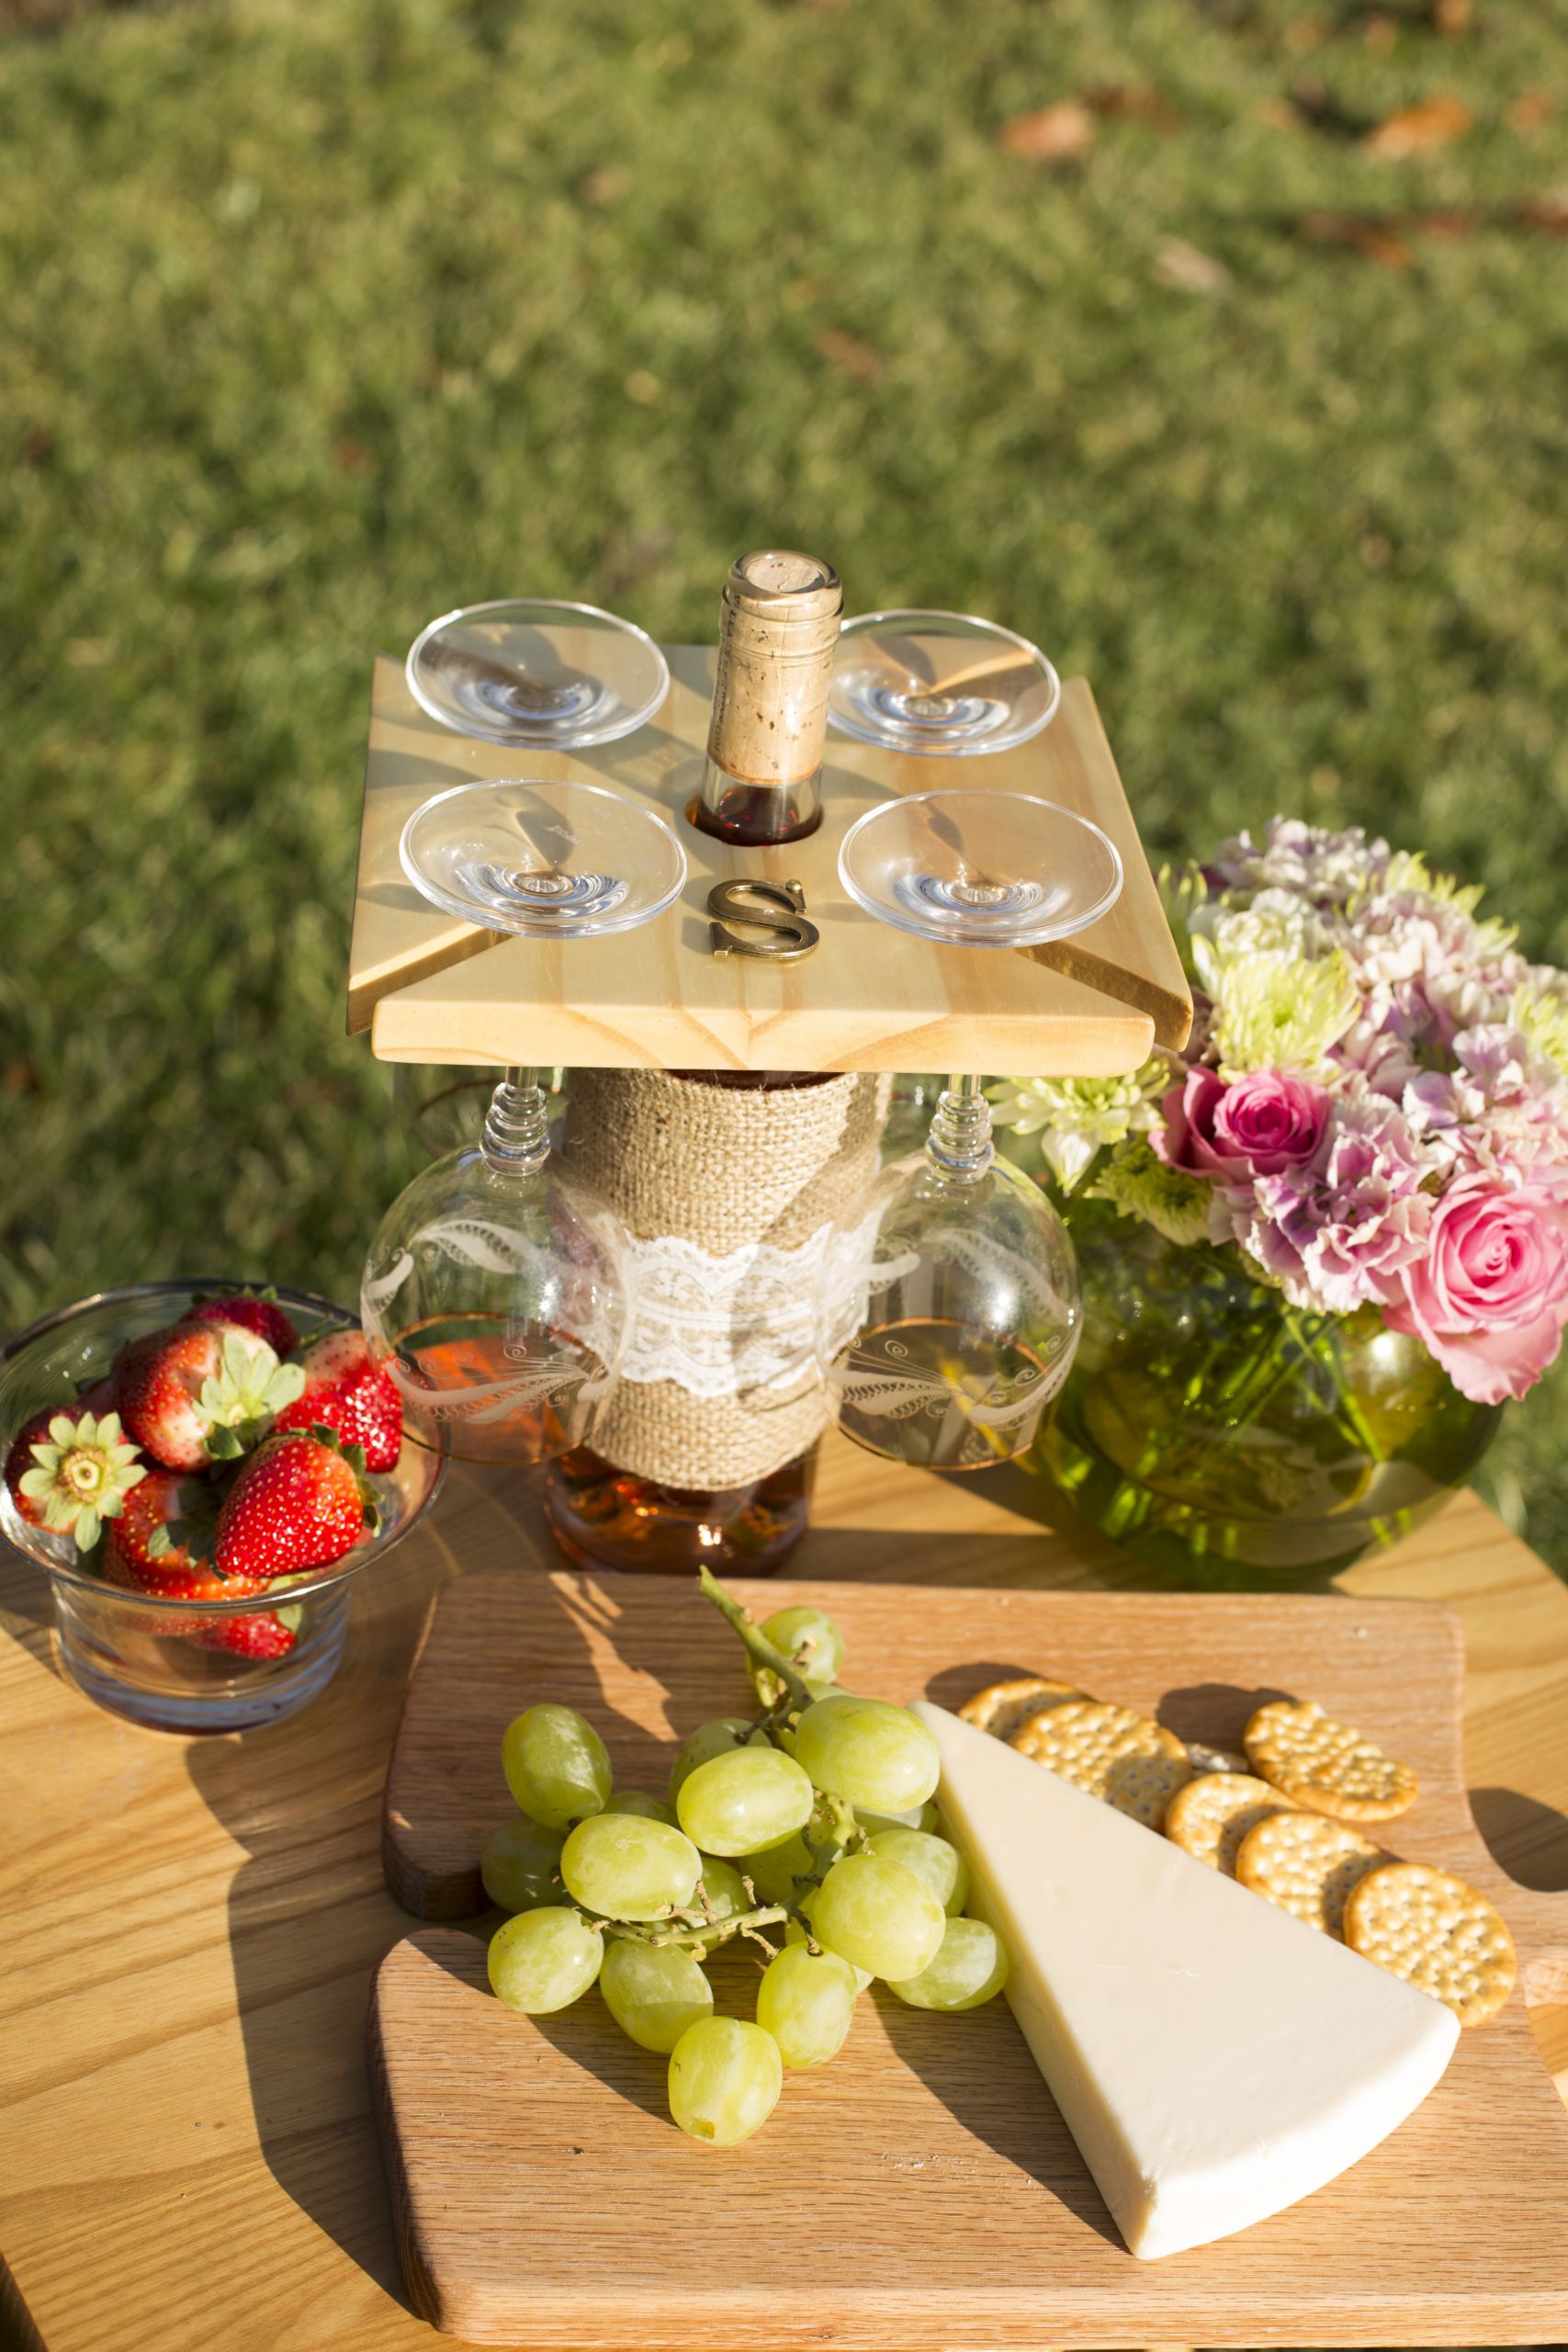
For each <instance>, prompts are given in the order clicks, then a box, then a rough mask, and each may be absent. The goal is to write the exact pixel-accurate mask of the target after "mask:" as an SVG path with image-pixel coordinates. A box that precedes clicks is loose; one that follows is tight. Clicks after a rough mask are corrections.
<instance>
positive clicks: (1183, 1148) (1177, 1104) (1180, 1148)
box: [1152, 1069, 1328, 1184]
mask: <svg viewBox="0 0 1568 2352" xmlns="http://www.w3.org/2000/svg"><path fill="white" fill-rule="evenodd" d="M1161 1107H1162V1109H1163V1110H1164V1113H1165V1130H1164V1133H1163V1134H1161V1133H1157V1132H1156V1135H1155V1136H1153V1138H1152V1140H1153V1143H1154V1147H1155V1149H1156V1151H1157V1152H1158V1153H1159V1156H1160V1158H1161V1159H1164V1160H1166V1161H1167V1162H1168V1164H1169V1165H1170V1166H1171V1167H1172V1168H1179V1169H1182V1170H1185V1172H1186V1173H1187V1174H1188V1175H1189V1176H1213V1177H1217V1178H1218V1179H1219V1181H1220V1182H1222V1183H1225V1182H1229V1183H1233V1184H1239V1183H1247V1182H1250V1181H1251V1180H1252V1178H1253V1177H1255V1176H1278V1175H1280V1174H1282V1173H1283V1171H1284V1170H1286V1169H1287V1168H1299V1167H1301V1166H1302V1164H1303V1161H1305V1160H1308V1159H1311V1158H1312V1156H1313V1153H1314V1151H1315V1150H1316V1149H1317V1147H1318V1145H1319V1144H1320V1143H1321V1142H1322V1140H1323V1131H1324V1127H1325V1125H1326V1123H1327V1118H1328V1096H1327V1094H1326V1093H1325V1091H1324V1089H1323V1088H1322V1087H1321V1086H1314V1085H1313V1084H1312V1082H1311V1081H1310V1080H1308V1079H1304V1078H1295V1077H1292V1074H1291V1073H1290V1072H1289V1071H1288V1070H1279V1069H1262V1070H1256V1071H1254V1072H1253V1073H1252V1075H1251V1076H1250V1077H1248V1078H1238V1079H1237V1080H1235V1084H1234V1085H1232V1086H1227V1085H1226V1084H1225V1083H1224V1080H1223V1079H1219V1078H1216V1077H1215V1075H1214V1073H1213V1070H1212V1069H1193V1070H1189V1071H1188V1073H1187V1078H1186V1081H1185V1083H1184V1084H1183V1085H1181V1086H1179V1087H1174V1088H1172V1090H1171V1091H1170V1092H1169V1093H1168V1095H1167V1096H1166V1098H1165V1102H1164V1103H1163V1104H1162V1106H1161Z"/></svg>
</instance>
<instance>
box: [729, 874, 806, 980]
mask: <svg viewBox="0 0 1568 2352" xmlns="http://www.w3.org/2000/svg"><path fill="white" fill-rule="evenodd" d="M750 900H760V901H761V904H750V903H748V902H749V901H750ZM708 913H709V914H710V915H712V916H715V917H716V918H718V920H716V921H715V922H710V923H709V925H708V930H709V932H710V933H711V934H712V939H713V952H714V954H715V955H716V956H766V957H767V958H768V959H769V961H770V962H772V963H774V964H798V963H799V961H800V959H801V957H802V956H809V955H810V954H811V952H812V950H813V949H814V948H815V946H816V945H817V943H818V940H819V939H820V938H821V936H822V934H821V933H820V932H819V931H818V928H817V925H816V924H815V923H814V922H807V919H806V893H805V891H804V890H803V889H802V888H801V887H800V884H799V883H798V882H716V883H715V884H714V886H713V888H712V889H711V890H710V891H709V892H708ZM737 923H742V924H744V925H745V926H746V928H747V930H748V931H750V932H753V933H755V932H759V931H761V932H765V933H768V934H769V936H768V937H766V938H764V939H757V938H750V939H748V938H745V937H743V936H742V934H741V933H740V932H739V931H738V930H736V928H735V925H736V924H737ZM774 934H776V935H774Z"/></svg>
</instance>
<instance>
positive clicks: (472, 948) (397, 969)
mask: <svg viewBox="0 0 1568 2352" xmlns="http://www.w3.org/2000/svg"><path fill="white" fill-rule="evenodd" d="M505 937H506V933H504V932H503V931H485V930H483V929H481V927H480V926H479V924H478V923H471V922H469V923H459V924H458V925H457V927H456V928H455V929H450V930H446V931H443V932H442V933H440V934H439V936H438V937H436V938H434V939H431V940H430V941H428V942H427V943H426V944H422V945H421V946H420V947H419V948H418V949H417V950H414V951H411V952H410V953H409V954H408V955H407V956H401V957H400V958H399V960H398V961H397V962H396V963H393V964H383V965H378V966H375V967H372V968H371V969H370V970H368V971H367V972H363V973H357V974H356V973H355V972H354V971H353V970H352V969H351V970H350V973H349V982H348V1013H347V1018H346V1020H345V1022H344V1028H345V1029H346V1031H347V1033H348V1035H350V1036H351V1037H358V1036H361V1035H363V1034H364V1032H365V1031H366V1030H367V1029H368V1028H369V1027H370V1026H371V1025H372V1023H373V1022H374V1019H375V1015H376V1008H377V1006H378V1004H380V1003H381V1002H382V1001H383V1000H384V999H385V998H387V997H389V996H392V995H395V994H396V992H397V991H398V989H405V988H410V987H412V985H413V983H414V982H415V981H416V980H427V979H429V978H431V977H432V975H433V974H434V973H436V972H445V971H446V970H447V969H448V968H449V967H451V966H452V965H454V964H466V963H467V962H468V959H469V957H470V956H483V955H486V954H488V953H489V951H490V949H491V948H492V947H499V946H500V945H501V944H502V940H503V939H504V938H505Z"/></svg>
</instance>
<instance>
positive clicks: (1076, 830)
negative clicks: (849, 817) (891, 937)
mask: <svg viewBox="0 0 1568 2352" xmlns="http://www.w3.org/2000/svg"><path fill="white" fill-rule="evenodd" d="M839 878H840V881H841V882H842V884H843V886H844V888H845V889H846V890H847V891H848V892H849V895H850V897H851V898H852V899H853V900H854V902H855V904H856V905H857V906H858V907H861V908H863V910H864V911H865V912H866V913H867V914H869V915H874V916H875V918H876V920H877V921H878V922H886V923H890V924H891V925H892V926H893V928H894V929H895V930H896V931H907V932H912V933H914V934H915V936H916V937H917V938H919V939H931V940H937V941H940V942H943V943H947V944H953V945H955V946H961V947H1029V946H1033V945H1036V944H1039V943H1041V942H1043V941H1044V940H1050V939H1066V938H1068V937H1069V936H1070V935H1071V934H1072V933H1074V932H1077V931H1083V930H1084V929H1086V928H1087V926H1088V925H1089V923H1092V922H1099V921H1100V917H1101V916H1102V915H1105V914H1108V913H1109V912H1110V910H1111V908H1112V907H1113V906H1114V905H1115V903H1116V901H1117V899H1119V898H1120V896H1121V894H1122V859H1121V856H1120V854H1119V853H1118V851H1117V848H1116V845H1115V843H1114V842H1112V841H1111V838H1110V836H1109V835H1108V834H1106V833H1104V832H1102V831H1100V827H1099V826H1098V825H1096V824H1091V823H1090V821H1089V819H1088V818H1087V817H1079V816H1076V815H1075V814H1074V813H1073V811H1072V810H1071V809H1059V808H1057V806H1056V805H1055V802H1054V801H1050V800H1041V799H1038V798H1036V797H1035V796H1034V795H1033V794H1032V793H1026V792H996V791H991V790H989V789H987V788H983V787H981V788H972V787H971V788H966V787H964V786H958V787H957V788H955V789H953V790H948V791H941V790H939V791H934V792H917V793H911V794H909V795H908V796H907V797H905V798H903V799H898V800H885V801H882V802H880V803H879V804H878V806H877V807H876V808H874V809H868V810H867V811H866V813H865V815H864V816H863V817H861V818H858V819H857V820H856V821H855V823H854V824H852V826H851V827H850V830H849V831H848V832H847V833H846V834H845V835H844V839H843V842H842V843H841V845H840V851H839Z"/></svg>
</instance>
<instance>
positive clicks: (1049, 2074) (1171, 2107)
mask: <svg viewBox="0 0 1568 2352" xmlns="http://www.w3.org/2000/svg"><path fill="white" fill-rule="evenodd" d="M915 1713H917V1714H918V1715H919V1717H920V1719H921V1721H922V1722H923V1723H925V1724H929V1725H930V1727H931V1731H932V1732H933V1733H934V1734H935V1736H936V1739H937V1744H938V1746H939V1747H940V1748H941V1750H942V1786H941V1789H940V1790H939V1792H938V1800H937V1801H938V1803H939V1804H941V1806H942V1811H943V1813H944V1814H945V1815H946V1816H947V1819H948V1821H949V1823H950V1824H951V1826H952V1827H953V1832H954V1833H955V1835H956V1837H957V1838H958V1840H959V1842H960V1843H961V1844H962V1846H963V1848H964V1851H965V1853H966V1854H967V1856H968V1858H969V1864H970V1869H971V1871H972V1873H973V1876H974V1880H975V1885H976V1891H977V1894H978V1896H979V1901H978V1904H977V1905H976V1907H977V1908H979V1909H980V1910H982V1911H983V1912H984V1913H985V1915H986V1917H987V1918H988V1919H989V1920H990V1923H991V1925H992V1926H993V1927H994V1928H996V1929H997V1931H998V1934H999V1935H1000V1936H1001V1938H1002V1939H1003V1940H1004V1942H1005V1943H1006V1944H1007V1947H1008V1950H1009V1952H1010V1955H1011V1959H1012V1977H1011V1981H1010V1985H1009V1986H1008V1996H1007V1997H1008V2000H1009V2002H1010V2005H1011V2007H1012V2011H1013V2015H1014V2016H1015V2017H1016V2018H1017V2019H1018V2022H1019V2024H1020V2026H1021V2028H1022V2030H1023V2033H1024V2036H1025V2039H1026V2040H1027V2041H1028V2043H1029V2047H1030V2049H1031V2050H1032V2052H1033V2053H1034V2059H1035V2063H1036V2064H1037V2065H1038V2066H1039V2068H1040V2071H1041V2073H1042V2074H1043V2075H1044V2077H1045V2080H1046V2082H1047V2083H1048V2084H1049V2086H1050V2088H1051V2094H1052V2097H1053V2098H1055V2101H1056V2104H1057V2106H1058V2107H1059V2108H1060V2109H1061V2110H1062V2114H1063V2116H1064V2118H1065V2119H1066V2124H1067V2128H1068V2130H1069V2131H1071V2132H1072V2135H1073V2137H1074V2139H1075V2140H1076V2141H1077V2143H1078V2148H1079V2150H1080V2152H1081V2154H1082V2155H1083V2159H1084V2162H1085V2163H1086V2164H1087V2165H1088V2166H1089V2170H1090V2172H1091V2173H1092V2174H1093V2175H1094V2177H1095V2181H1096V2183H1097V2184H1098V2186H1099V2188H1100V2194H1101V2196H1102V2197H1103V2198H1104V2199H1105V2201H1106V2203H1107V2205H1109V2207H1110V2208H1111V2215H1112V2218H1113V2219H1114V2221H1115V2222H1116V2226H1117V2228H1118V2229H1119V2230H1120V2231H1121V2233H1122V2236H1123V2237H1124V2238H1125V2239H1126V2241H1127V2245H1128V2246H1129V2247H1130V2248H1131V2250H1132V2252H1133V2253H1134V2254H1135V2255H1138V2256H1142V2257H1143V2258H1144V2259H1145V2260H1151V2259H1153V2258H1154V2257H1156V2256H1159V2255H1166V2254H1179V2253H1180V2252H1181V2251H1182V2250H1183V2249H1184V2248H1185V2247H1188V2246H1194V2245H1206V2244H1207V2243H1208V2242H1209V2241H1210V2240H1211V2239H1213V2238H1222V2237H1229V2236H1230V2235H1231V2234H1232V2233H1234V2232H1235V2231H1236V2230H1244V2229H1246V2228H1247V2227H1248V2226H1249V2225H1250V2224H1251V2223H1252V2222H1260V2221H1262V2220H1263V2219H1264V2218H1265V2217H1266V2216H1267V2215H1268V2214H1270V2213H1278V2212H1279V2211H1281V2209H1282V2208H1283V2207H1285V2206H1287V2205H1293V2204H1294V2203H1295V2202H1296V2201H1297V2199H1299V2198H1303V2197H1307V2196H1310V2195H1311V2193H1312V2191H1313V2190H1314V2188H1322V2187H1323V2185H1324V2183H1325V2181H1329V2180H1333V2179H1335V2178H1336V2177H1337V2175H1338V2174H1340V2173H1342V2172H1344V2171H1346V2170H1348V2167H1349V2166H1350V2165H1353V2164H1355V2163H1356V2162H1357V2161H1358V2160H1359V2158H1360V2157H1362V2156H1364V2155H1365V2154H1367V2152H1368V2150H1369V2149H1371V2148H1375V2147H1376V2146H1377V2144H1378V2143H1379V2141H1380V2140H1383V2139H1386V2138H1387V2136H1388V2134H1389V2133H1390V2132H1391V2131H1393V2130H1394V2129H1395V2128H1396V2127H1397V2126H1398V2125H1399V2124H1401V2123H1403V2122H1404V2120H1405V2118H1406V2116H1408V2115H1410V2114H1411V2113H1413V2111H1414V2110H1415V2109H1416V2108H1417V2107H1419V2105H1420V2104H1421V2101H1422V2100H1423V2099H1424V2098H1426V2096H1427V2092H1428V2091H1429V2090H1430V2089H1431V2088H1432V2086H1433V2085H1434V2084H1435V2083H1436V2082H1437V2081H1438V2079H1439V2077H1440V2076H1441V2075H1442V2072H1443V2069H1444V2067H1445V2066H1446V2065H1447V2064H1448V2062H1449V2058H1450V2053H1451V2052H1452V2050H1453V2046H1454V2042H1455V2040H1456V2038H1457V2036H1458V2032H1459V2027H1458V2023H1457V2021H1456V2019H1455V2018H1454V2017H1453V2015H1452V2012H1451V2011H1450V2010H1449V2009H1446V2008H1444V2007H1442V2005H1441V2003H1439V2002H1438V2001H1434V2000H1431V1999H1429V1998H1428V1996H1427V1995H1426V1994H1425V1993H1418V1992H1416V1990H1415V1989H1414V1988H1413V1987H1412V1986H1411V1985H1405V1984H1403V1983H1402V1982H1401V1981H1400V1980H1399V1979H1398V1978H1397V1977H1393V1976H1389V1975H1387V1974H1385V1973H1384V1972H1383V1971H1382V1969H1380V1968H1376V1967H1374V1966H1373V1965H1372V1963H1371V1962H1370V1961H1366V1960H1363V1959H1361V1957H1360V1956H1359V1953H1356V1952H1353V1951H1348V1950H1347V1949H1346V1947H1345V1946H1344V1945H1343V1944H1338V1943H1334V1942H1331V1941H1330V1940H1329V1939H1328V1938H1327V1937H1326V1936H1325V1935H1321V1934H1319V1932H1318V1930H1317V1929H1316V1928H1309V1927H1307V1926H1305V1925H1304V1924H1303V1922H1302V1921H1301V1920H1299V1919H1293V1918H1292V1917H1291V1916H1290V1914H1289V1913H1288V1912H1285V1911H1280V1910H1278V1909H1276V1907H1275V1906H1274V1905H1273V1904H1271V1903H1269V1902H1266V1901H1265V1900H1264V1898H1263V1897H1262V1896H1261V1895H1258V1894H1252V1893H1250V1892H1249V1891H1248V1890H1247V1888H1246V1887H1243V1886H1238V1885H1237V1884H1236V1883H1235V1880H1233V1879H1228V1878H1224V1877H1222V1876H1221V1875H1220V1873H1219V1872H1218V1871H1213V1870H1210V1869H1209V1868H1208V1867H1207V1866H1206V1865H1205V1864H1204V1863H1202V1862H1199V1861H1194V1860H1193V1859H1192V1857H1191V1856H1190V1854H1184V1853H1183V1852H1182V1851H1181V1849H1180V1848H1179V1847H1177V1846H1173V1845H1172V1844H1171V1843H1170V1842H1169V1840H1168V1838H1162V1837H1160V1836H1158V1835H1157V1834H1156V1832H1155V1831H1153V1830H1149V1829H1145V1827H1144V1826H1143V1825H1142V1824H1141V1823H1139V1822H1136V1821H1133V1820H1130V1819H1129V1818H1128V1817H1127V1815H1125V1814H1121V1813H1117V1812H1116V1811H1114V1810H1113V1808H1112V1807H1111V1806H1110V1805H1108V1804H1101V1803H1100V1801H1099V1800H1098V1799H1097V1798H1094V1797H1088V1796H1085V1795H1084V1794H1083V1793H1082V1792H1081V1791H1080V1790H1077V1789H1075V1788H1074V1787H1072V1785H1071V1784H1070V1783H1069V1782H1068V1781H1064V1780H1061V1779H1058V1777H1057V1776H1056V1775H1055V1773H1054V1772H1050V1771H1046V1770H1043V1769H1042V1768H1041V1766H1039V1765H1038V1764H1034V1763H1032V1762H1031V1761H1030V1760H1029V1758H1027V1757H1023V1756H1020V1755H1018V1754H1016V1753H1015V1751H1014V1750H1013V1749H1012V1748H1010V1747H1007V1746H1005V1745H1004V1743H1003V1742H1002V1741H1000V1740H998V1739H994V1738H992V1737H991V1736H990V1735H989V1734H988V1733H987V1732H982V1731H976V1729H975V1728H974V1727H973V1725H971V1724H966V1723H963V1722H961V1721H960V1720H959V1718H958V1717H957V1716H956V1715H952V1714H949V1713H947V1712H946V1710H945V1709H944V1708H942V1707H936V1706H931V1705H930V1704H929V1703H927V1702H924V1701H922V1702H919V1704H917V1706H916V1709H915Z"/></svg>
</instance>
